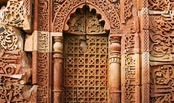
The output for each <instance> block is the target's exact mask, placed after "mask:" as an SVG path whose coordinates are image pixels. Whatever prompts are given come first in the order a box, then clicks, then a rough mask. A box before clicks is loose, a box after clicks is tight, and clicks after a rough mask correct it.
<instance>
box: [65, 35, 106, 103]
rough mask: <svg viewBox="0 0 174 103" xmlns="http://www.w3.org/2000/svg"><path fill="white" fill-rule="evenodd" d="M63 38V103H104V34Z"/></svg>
mask: <svg viewBox="0 0 174 103" xmlns="http://www.w3.org/2000/svg"><path fill="white" fill-rule="evenodd" d="M64 39H65V40H64V45H65V48H64V56H65V57H64V87H65V96H64V101H65V103H70V102H71V103H72V102H80V103H89V102H98V103H107V102H108V88H107V69H108V66H107V58H108V48H107V47H108V40H107V36H91V35H87V36H86V40H85V41H84V38H83V36H82V37H81V36H67V35H66V37H65V38H64Z"/></svg>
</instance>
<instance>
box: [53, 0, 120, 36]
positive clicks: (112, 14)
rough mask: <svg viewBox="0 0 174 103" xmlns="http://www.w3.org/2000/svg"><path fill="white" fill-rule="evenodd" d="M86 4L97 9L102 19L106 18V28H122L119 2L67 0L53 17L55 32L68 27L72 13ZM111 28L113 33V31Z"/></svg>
mask: <svg viewBox="0 0 174 103" xmlns="http://www.w3.org/2000/svg"><path fill="white" fill-rule="evenodd" d="M84 5H88V6H89V7H90V8H91V9H95V10H96V12H97V13H98V14H101V15H102V19H103V20H105V27H104V28H105V29H106V30H111V29H113V30H118V29H119V28H120V20H119V19H120V17H119V2H117V3H112V2H110V1H107V0H99V1H92V0H86V1H84V0H70V1H65V2H64V3H63V4H62V6H61V7H60V8H59V9H58V10H57V12H56V14H55V16H54V18H53V29H52V31H53V32H63V30H64V29H67V28H68V25H67V24H66V23H67V21H68V20H69V19H70V15H71V14H72V13H73V12H75V10H76V9H77V8H82V7H83V6H84ZM113 30H111V32H110V33H111V34H112V31H113Z"/></svg>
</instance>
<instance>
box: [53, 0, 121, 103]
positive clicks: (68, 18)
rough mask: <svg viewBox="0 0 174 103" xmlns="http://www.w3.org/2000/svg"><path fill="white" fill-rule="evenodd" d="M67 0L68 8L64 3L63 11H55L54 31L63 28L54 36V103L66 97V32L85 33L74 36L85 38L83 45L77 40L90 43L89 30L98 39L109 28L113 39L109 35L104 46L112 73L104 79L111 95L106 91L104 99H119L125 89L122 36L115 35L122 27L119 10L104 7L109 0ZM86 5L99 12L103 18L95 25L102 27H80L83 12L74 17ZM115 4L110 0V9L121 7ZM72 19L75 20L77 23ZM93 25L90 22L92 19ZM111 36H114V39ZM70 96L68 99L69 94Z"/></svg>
mask: <svg viewBox="0 0 174 103" xmlns="http://www.w3.org/2000/svg"><path fill="white" fill-rule="evenodd" d="M67 3H69V6H70V8H66V7H63V6H62V7H63V8H60V9H59V10H58V11H59V12H57V14H55V18H54V20H53V31H56V32H60V35H59V36H55V37H53V40H54V41H53V42H54V45H53V52H54V55H53V58H54V66H53V67H54V70H53V73H54V74H53V75H54V76H53V79H54V82H53V84H54V86H53V91H54V94H53V95H54V103H62V101H63V99H62V97H63V88H64V84H63V75H62V74H63V72H65V71H63V67H62V63H63V62H64V66H65V64H66V62H65V59H64V61H63V59H62V57H63V56H62V54H64V53H65V52H66V50H64V51H63V47H64V46H65V45H66V44H65V42H64V44H62V38H63V39H65V41H66V40H67V39H66V38H65V37H64V36H67V35H65V33H67V34H70V35H81V37H80V38H77V37H76V36H74V37H75V38H77V41H78V40H82V42H81V43H82V45H81V44H79V43H76V45H80V46H84V45H86V44H85V43H86V39H89V38H90V36H88V35H86V34H90V35H93V36H94V35H95V36H94V38H95V37H98V38H95V39H96V41H97V40H100V39H101V34H107V33H109V32H108V30H110V35H109V38H110V39H108V37H107V38H105V40H106V41H107V42H106V44H107V45H108V46H106V47H105V49H104V50H106V51H107V53H106V57H107V58H105V60H107V59H108V62H109V63H107V61H106V62H105V65H106V66H108V67H107V68H105V69H108V70H107V72H108V74H107V72H105V74H107V75H106V77H108V79H106V80H105V81H104V82H106V84H105V85H106V87H107V86H108V88H106V89H107V93H108V95H106V97H104V98H106V101H104V102H119V101H120V100H121V96H120V93H121V78H120V74H121V73H120V51H121V46H120V37H119V36H113V35H111V34H113V33H114V32H116V30H118V29H119V27H120V26H119V22H118V21H119V20H118V14H117V12H114V13H113V15H112V16H111V15H110V14H109V13H108V11H107V10H106V7H104V6H106V5H107V3H108V1H101V2H95V3H93V1H86V2H82V1H80V2H79V1H78V2H76V1H69V2H67ZM67 3H66V1H65V3H64V4H66V5H67ZM73 3H75V4H76V5H74V4H73ZM96 3H98V4H96ZM99 4H100V5H99ZM84 5H88V7H89V11H90V12H93V14H96V15H97V16H98V17H97V18H98V20H99V21H97V20H95V21H97V23H99V24H97V25H96V24H95V26H98V28H97V30H98V31H97V30H96V31H95V30H93V28H92V29H91V30H89V28H87V29H86V28H83V26H81V28H79V26H80V25H79V24H78V23H77V22H78V21H80V19H84V18H83V15H82V17H81V18H79V19H78V21H77V22H74V20H75V19H72V17H73V16H77V17H78V16H79V15H77V14H74V12H80V11H81V10H80V8H83V7H84ZM73 7H74V8H73ZM99 8H100V9H99ZM113 8H114V7H113V6H109V3H108V8H107V9H108V10H109V12H112V11H111V10H113V11H115V10H117V9H116V8H115V9H113ZM117 8H118V7H117ZM64 10H65V12H64ZM78 10H79V11H78ZM113 16H114V17H113ZM79 17H80V16H79ZM110 18H112V19H114V18H117V19H115V20H114V21H113V22H112V20H111V19H110ZM62 21H63V22H62ZM109 21H110V22H109ZM72 22H74V24H73V23H72ZM82 22H83V20H82ZM111 22H112V23H111ZM76 24H78V25H76ZM117 24H118V25H117ZM85 25H86V24H85ZM87 25H88V23H87ZM89 25H90V23H89ZM74 28H75V29H76V30H75V29H74ZM99 29H100V30H99ZM87 30H88V32H86V31H87ZM113 30H114V32H113ZM63 31H65V33H64V34H63ZM84 31H85V32H84ZM89 31H90V32H89ZM97 35H98V36H97ZM99 35H100V36H99ZM88 37H89V38H88ZM69 38H71V36H69ZM92 38H93V37H92ZM102 38H103V37H102ZM84 40H85V42H84ZM108 40H110V42H109V41H108ZM94 41H95V40H94ZM75 42H76V41H75ZM66 43H67V41H66ZM103 43H105V42H103ZM70 44H71V43H70ZM96 44H97V43H96ZM98 44H100V43H98ZM80 46H79V49H80V48H81V47H80ZM99 49H100V48H99ZM108 49H109V51H108ZM89 52H90V51H89ZM99 54H100V53H99ZM99 56H100V55H99ZM96 58H97V57H96ZM96 58H95V59H96ZM97 59H98V58H97ZM88 66H89V65H88ZM64 68H65V67H64ZM95 68H96V67H95ZM65 74H66V73H65ZM64 77H65V76H64ZM99 77H100V75H99ZM57 78H59V79H57ZM60 78H62V79H60ZM64 79H65V78H64ZM64 81H65V82H66V80H64ZM73 82H74V81H73ZM107 97H108V98H107ZM66 99H68V97H67V98H66ZM89 99H91V98H88V102H91V101H89ZM91 100H92V99H91ZM99 101H100V97H99ZM68 102H69V101H68Z"/></svg>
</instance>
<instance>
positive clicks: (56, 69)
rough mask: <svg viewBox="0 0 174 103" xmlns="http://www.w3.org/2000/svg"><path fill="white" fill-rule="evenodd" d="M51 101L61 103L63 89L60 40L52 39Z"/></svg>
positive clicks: (61, 46)
mask: <svg viewBox="0 0 174 103" xmlns="http://www.w3.org/2000/svg"><path fill="white" fill-rule="evenodd" d="M53 40H54V44H53V59H54V60H53V61H54V65H53V75H54V76H53V77H54V81H53V98H54V99H53V100H54V103H63V99H62V87H63V69H62V63H63V61H62V51H63V45H62V38H61V37H53Z"/></svg>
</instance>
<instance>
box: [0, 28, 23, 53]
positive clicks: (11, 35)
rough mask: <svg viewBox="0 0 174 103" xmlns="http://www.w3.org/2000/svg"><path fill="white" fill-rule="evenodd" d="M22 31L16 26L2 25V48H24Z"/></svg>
mask: <svg viewBox="0 0 174 103" xmlns="http://www.w3.org/2000/svg"><path fill="white" fill-rule="evenodd" d="M21 35H22V33H21V32H20V31H19V30H18V29H16V28H14V27H10V26H2V27H1V28H0V46H1V48H3V49H4V50H10V51H12V50H22V49H23V47H22V45H23V44H21V42H22V41H23V40H22V37H21Z"/></svg>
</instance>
